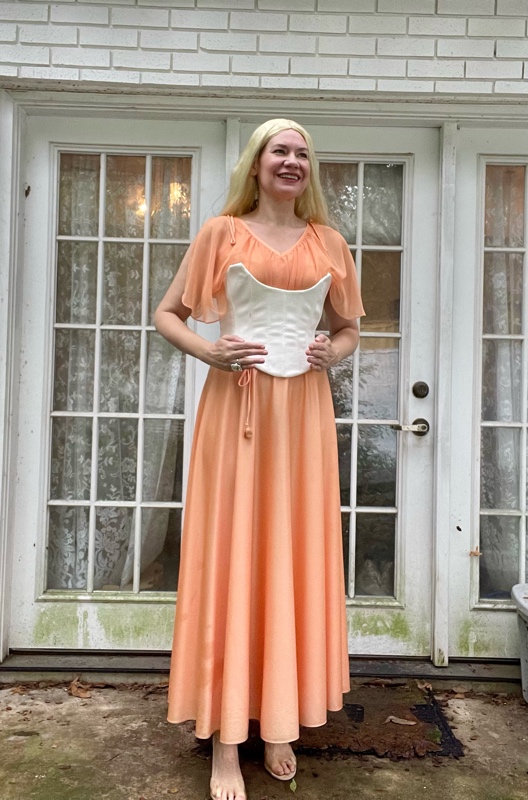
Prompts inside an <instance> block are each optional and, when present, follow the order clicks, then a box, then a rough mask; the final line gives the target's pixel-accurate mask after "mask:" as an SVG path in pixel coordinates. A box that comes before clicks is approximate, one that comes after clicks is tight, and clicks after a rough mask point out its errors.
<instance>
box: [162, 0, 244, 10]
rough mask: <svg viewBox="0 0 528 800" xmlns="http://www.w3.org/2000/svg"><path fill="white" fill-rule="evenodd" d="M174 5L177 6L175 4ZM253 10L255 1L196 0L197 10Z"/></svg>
mask: <svg viewBox="0 0 528 800" xmlns="http://www.w3.org/2000/svg"><path fill="white" fill-rule="evenodd" d="M158 4H159V3H158ZM176 5H178V4H177V3H176ZM233 7H236V8H237V9H238V8H255V0H198V8H229V9H232V8H233Z"/></svg>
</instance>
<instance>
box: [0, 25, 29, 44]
mask: <svg viewBox="0 0 528 800" xmlns="http://www.w3.org/2000/svg"><path fill="white" fill-rule="evenodd" d="M35 27H37V26H35ZM16 37H17V26H16V25H0V42H16Z"/></svg>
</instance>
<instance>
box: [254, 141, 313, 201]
mask: <svg viewBox="0 0 528 800" xmlns="http://www.w3.org/2000/svg"><path fill="white" fill-rule="evenodd" d="M251 174H252V175H253V176H255V177H256V179H257V181H258V185H259V194H261V195H262V194H266V195H269V196H270V197H272V198H274V199H275V200H278V201H281V202H282V201H285V200H294V199H295V198H297V197H300V195H302V193H303V192H304V190H305V189H306V187H307V186H308V182H309V180H310V161H309V159H308V147H307V146H306V142H305V140H304V138H303V137H302V136H301V134H300V133H298V132H297V131H294V130H291V129H288V130H284V131H280V133H277V134H276V135H275V136H272V138H271V139H270V140H269V141H268V142H267V143H266V145H265V146H264V149H263V150H262V152H261V154H260V156H259V159H258V161H257V163H256V165H255V166H254V167H253V169H252V171H251Z"/></svg>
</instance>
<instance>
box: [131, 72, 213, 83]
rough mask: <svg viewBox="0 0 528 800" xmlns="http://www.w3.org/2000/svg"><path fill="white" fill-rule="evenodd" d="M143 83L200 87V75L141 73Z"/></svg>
mask: <svg viewBox="0 0 528 800" xmlns="http://www.w3.org/2000/svg"><path fill="white" fill-rule="evenodd" d="M140 77H141V83H151V84H152V83H155V84H157V85H161V86H165V85H166V86H199V85H200V76H199V75H178V73H177V72H141V74H140Z"/></svg>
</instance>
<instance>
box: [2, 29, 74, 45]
mask: <svg viewBox="0 0 528 800" xmlns="http://www.w3.org/2000/svg"><path fill="white" fill-rule="evenodd" d="M2 27H4V26H2ZM0 30H1V28H0ZM18 36H19V38H18V40H19V42H29V43H32V44H37V43H38V44H77V28H75V27H73V26H72V25H20V26H19V32H18Z"/></svg>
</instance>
